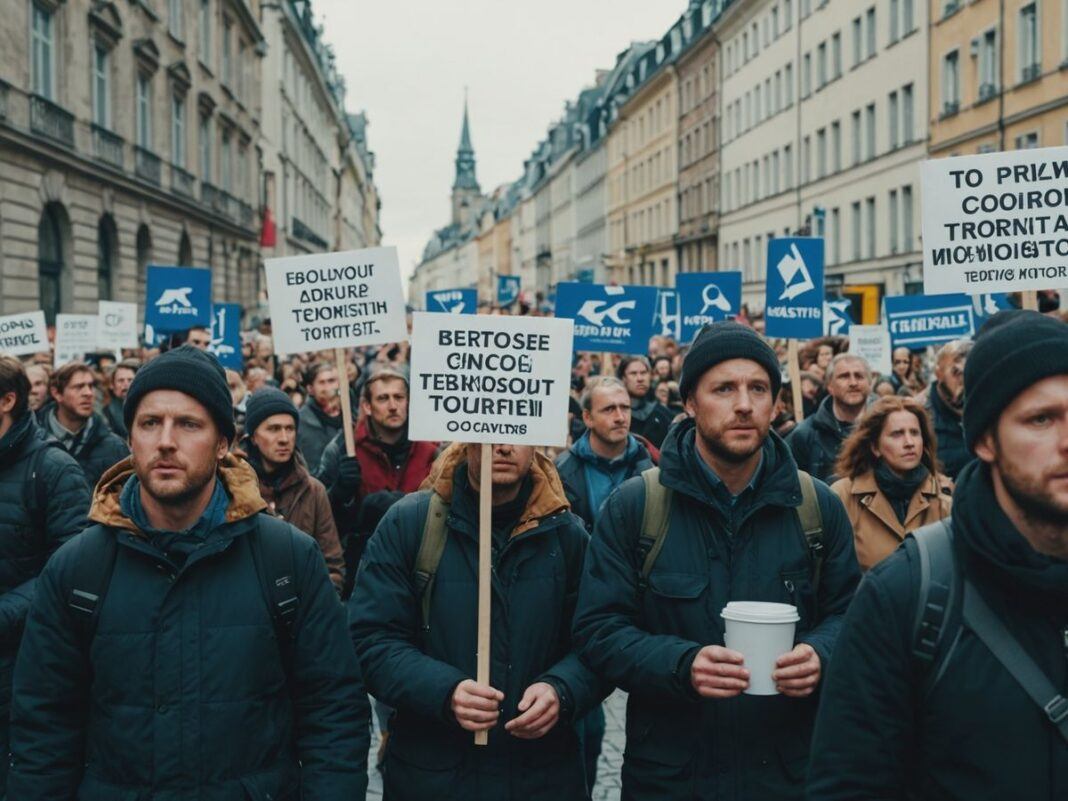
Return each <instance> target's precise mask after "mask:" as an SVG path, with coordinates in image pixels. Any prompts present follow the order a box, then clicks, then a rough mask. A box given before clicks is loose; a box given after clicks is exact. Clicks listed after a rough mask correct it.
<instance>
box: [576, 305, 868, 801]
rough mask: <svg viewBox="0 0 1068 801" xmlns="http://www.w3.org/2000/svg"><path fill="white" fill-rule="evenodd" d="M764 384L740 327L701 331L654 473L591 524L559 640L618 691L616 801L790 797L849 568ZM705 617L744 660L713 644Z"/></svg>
mask: <svg viewBox="0 0 1068 801" xmlns="http://www.w3.org/2000/svg"><path fill="white" fill-rule="evenodd" d="M780 384H781V374H780V370H779V364H778V361H777V359H776V357H775V353H774V351H773V350H772V349H771V348H770V347H769V346H768V344H767V343H766V342H765V341H764V340H763V339H761V337H760V336H759V335H758V334H756V333H755V332H754V331H753V330H752V329H750V328H747V327H745V326H742V325H739V324H738V323H733V322H728V323H717V324H715V325H711V326H706V327H705V328H704V329H703V330H702V331H701V333H700V334H699V335H698V337H697V339H696V340H695V341H694V344H693V346H692V347H691V348H690V351H689V353H688V354H687V356H686V360H685V361H684V363H683V368H682V380H681V382H680V391H681V393H682V396H683V399H684V401H685V404H686V411H687V414H688V417H687V419H685V420H682V421H680V422H678V423H676V424H675V425H674V426H672V428H671V430H670V431H669V433H668V435H667V438H666V439H665V440H664V445H663V449H662V451H661V461H660V468H659V470H658V471H646V472H645V473H643V475H642V476H641V477H636V478H633V479H631V480H629V481H628V482H626V483H625V484H623V485H622V486H621V487H620V488H619V489H618V490H616V491H615V492H614V493H613V494H612V495H611V496H610V497H609V498H608V500H607V501H606V503H605V505H604V507H603V508H602V512H601V515H600V517H599V519H598V521H597V526H596V529H595V531H594V535H593V539H592V541H591V543H590V546H589V550H588V551H587V555H586V564H585V569H584V575H583V581H582V585H581V588H580V591H579V601H578V608H577V611H576V613H575V622H574V631H575V635H576V641H577V642H578V645H579V648H580V652H581V654H582V656H583V658H584V659H585V660H586V661H587V663H588V664H589V665H590V666H591V667H593V668H594V670H596V671H597V672H599V673H600V674H601V675H602V676H603V677H604V678H605V679H607V680H609V681H611V682H613V683H615V684H616V685H618V686H619V687H622V688H623V689H625V690H627V692H628V693H629V694H630V697H629V699H628V707H627V747H626V753H625V756H624V761H623V794H622V798H623V799H624V801H642V800H643V799H656V801H675V800H676V799H677V801H683V799H686V800H687V801H689V800H690V799H695V798H699V799H705V798H717V799H721V798H726V799H731V798H736V799H744V800H745V801H750V800H751V799H792V798H801V797H802V795H803V790H804V788H803V780H804V776H805V771H806V768H807V764H808V751H809V741H810V738H811V733H812V725H813V721H814V718H815V713H816V696H815V695H814V691H815V689H816V687H817V686H818V685H819V681H820V678H821V676H822V674H823V672H824V671H825V670H826V667H827V664H828V662H829V661H830V659H831V656H832V652H833V649H834V643H835V640H836V639H837V636H838V630H839V628H840V626H841V620H842V616H843V615H844V613H845V610H846V608H847V606H848V605H849V602H850V599H851V598H852V596H853V592H854V590H855V589H856V586H857V583H858V581H859V579H860V570H859V568H858V566H857V561H856V556H855V553H854V550H853V532H852V530H851V528H850V525H849V521H848V519H847V517H846V514H845V510H844V509H843V508H842V504H841V502H840V501H839V500H838V498H837V497H836V496H835V495H834V494H833V493H832V492H831V491H830V490H829V489H828V488H827V487H826V485H824V484H823V483H822V482H820V481H818V480H813V479H811V478H810V477H808V476H807V475H806V474H803V473H800V472H799V471H798V469H797V465H796V463H795V462H794V460H793V457H792V456H791V454H790V450H789V448H788V447H787V446H786V445H785V443H784V442H783V441H782V439H781V438H779V437H778V435H776V434H775V433H774V432H772V431H771V430H770V428H771V419H772V414H773V407H774V401H775V398H776V397H777V395H778V391H779V386H780ZM736 602H751V603H748V604H743V605H740V606H738V605H736ZM752 602H755V603H752ZM728 604H730V605H731V606H730V609H726V607H728ZM781 607H785V608H781ZM721 615H723V617H728V618H731V619H732V629H733V630H734V631H738V630H740V629H739V628H738V627H739V626H741V627H743V628H744V629H745V631H746V636H747V639H745V640H744V641H745V642H746V646H745V647H746V650H748V651H750V653H748V654H747V653H742V652H740V651H739V650H732V649H730V648H728V647H726V644H725V642H724V619H723V617H721ZM732 616H733V617H732ZM739 617H741V618H744V619H741V620H739ZM784 626H785V627H786V630H787V632H788V631H789V627H790V626H796V628H795V631H794V634H793V636H792V637H791V636H787V637H786V639H784V640H782V641H781V642H784V643H787V647H786V652H785V653H779V654H778V656H777V658H775V657H774V656H770V655H769V654H770V651H769V648H767V647H763V646H766V645H767V644H768V643H769V642H773V640H769V639H768V638H767V635H769V634H770V635H772V636H776V635H777V636H781V635H782V631H783V627H784ZM754 637H755V639H754ZM732 643H733V640H732ZM789 643H793V646H794V647H793V648H792V649H790V648H789V645H788V644H789ZM758 651H764V652H768V653H766V654H760V653H757V652H758ZM769 673H770V676H769V675H767V674H769ZM758 679H759V680H758ZM760 684H765V685H766V686H765V687H760V686H758V685H760ZM765 692H772V693H775V694H773V695H762V694H757V693H765Z"/></svg>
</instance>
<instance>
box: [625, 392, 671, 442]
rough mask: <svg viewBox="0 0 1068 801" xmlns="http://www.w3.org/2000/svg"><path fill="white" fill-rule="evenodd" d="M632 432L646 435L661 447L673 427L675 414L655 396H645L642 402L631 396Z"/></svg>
mask: <svg viewBox="0 0 1068 801" xmlns="http://www.w3.org/2000/svg"><path fill="white" fill-rule="evenodd" d="M630 400H631V404H632V408H631V415H630V433H632V434H637V435H639V436H642V437H645V438H646V439H647V440H649V441H650V442H651V443H653V445H654V446H656V447H657V448H659V447H660V445H661V443H662V442H663V441H664V437H666V436H667V432H668V429H669V428H671V421H672V420H673V419H674V415H672V414H671V412H669V411H668V409H667V407H666V406H664V404H662V403H660V402H659V401H657V400H656V398H655V397H652V398H645V399H643V400H642V401H641V402H640V403H639V402H638V401H635V400H634V398H631V399H630Z"/></svg>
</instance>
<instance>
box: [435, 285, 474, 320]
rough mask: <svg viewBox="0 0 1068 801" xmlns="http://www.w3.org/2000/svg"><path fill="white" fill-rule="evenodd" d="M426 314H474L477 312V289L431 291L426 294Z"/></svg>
mask: <svg viewBox="0 0 1068 801" xmlns="http://www.w3.org/2000/svg"><path fill="white" fill-rule="evenodd" d="M426 310H427V311H428V312H447V313H448V314H474V313H475V312H477V311H478V290H477V289H432V290H430V291H429V292H427V293H426Z"/></svg>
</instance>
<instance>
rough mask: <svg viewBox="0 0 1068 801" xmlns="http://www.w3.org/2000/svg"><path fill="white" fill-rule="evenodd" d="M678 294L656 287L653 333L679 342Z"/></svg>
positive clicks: (672, 290) (671, 290)
mask: <svg viewBox="0 0 1068 801" xmlns="http://www.w3.org/2000/svg"><path fill="white" fill-rule="evenodd" d="M680 324H681V321H680V319H679V293H678V292H676V291H675V290H674V289H664V288H663V287H658V288H657V290H656V318H655V319H654V320H653V333H654V334H659V335H660V336H662V337H671V338H672V339H674V340H675V341H676V342H678V341H679V328H680Z"/></svg>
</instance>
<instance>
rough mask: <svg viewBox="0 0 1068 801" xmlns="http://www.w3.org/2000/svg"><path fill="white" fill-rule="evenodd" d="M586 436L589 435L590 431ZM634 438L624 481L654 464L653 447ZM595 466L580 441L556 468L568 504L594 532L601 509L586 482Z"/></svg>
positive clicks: (626, 459) (558, 460) (595, 457)
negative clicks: (595, 505) (595, 502)
mask: <svg viewBox="0 0 1068 801" xmlns="http://www.w3.org/2000/svg"><path fill="white" fill-rule="evenodd" d="M583 436H584V437H588V436H589V432H587V433H586V434H584V435H583ZM631 437H633V434H632V435H631ZM634 441H635V444H636V445H637V447H636V448H634V449H631V448H630V447H629V445H628V451H630V452H628V453H626V454H624V456H623V461H624V462H625V464H624V465H623V467H624V468H625V469H624V479H623V480H624V481H625V480H626V479H628V478H633V477H634V476H636V475H639V474H640V473H641V472H642V471H643V470H648V469H649V468H650V467H653V458H652V456H650V455H649V450H648V449H647V448H646V447H645V445H643V444H642V442H641V441H640V440H634ZM593 458H594V459H599V458H600V457H597V456H594V457H593ZM600 461H601V462H605V461H606V460H604V459H601V460H600ZM595 469H597V468H596V467H594V466H593V465H592V464H590V462H589V461H588V460H587V458H586V457H585V456H584V450H583V449H582V448H580V447H579V444H578V442H576V443H575V444H574V445H572V446H571V447H570V448H568V449H567V450H566V451H564V452H563V453H561V454H560V455H559V456H558V457H556V470H557V472H558V473H559V474H560V481H562V482H563V484H564V493H565V494H566V495H567V500H568V503H570V504H571V511H572V512H574V513H575V514H577V515H578V516H579V517H581V518H582V522H583V523H585V524H586V530H587V531H591V532H592V531H593V524H594V517H595V515H596V512H597V510H596V509H593V508H591V506H590V492H589V486H588V485H587V483H586V471H587V470H595ZM621 483H622V482H621Z"/></svg>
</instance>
